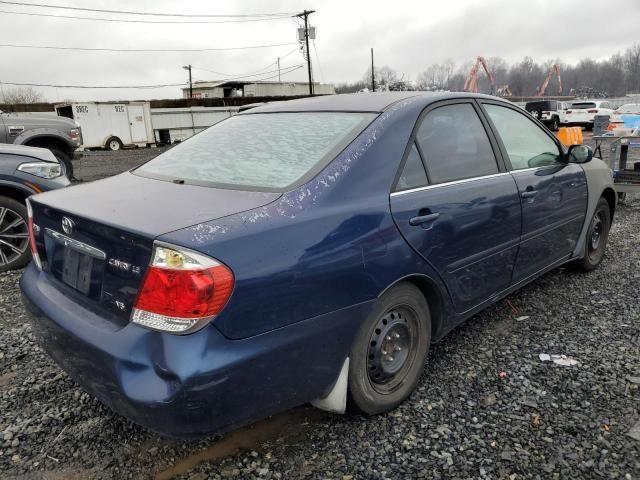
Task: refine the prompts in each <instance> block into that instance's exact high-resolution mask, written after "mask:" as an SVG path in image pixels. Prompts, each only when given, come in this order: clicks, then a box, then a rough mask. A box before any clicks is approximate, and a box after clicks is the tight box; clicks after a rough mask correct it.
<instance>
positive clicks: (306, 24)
mask: <svg viewBox="0 0 640 480" xmlns="http://www.w3.org/2000/svg"><path fill="white" fill-rule="evenodd" d="M312 13H315V10H305V11H304V12H302V13H299V14H297V15H296V17H300V18H304V43H305V46H306V50H307V73H308V74H309V95H313V81H312V80H311V53H310V52H309V15H311V14H312Z"/></svg>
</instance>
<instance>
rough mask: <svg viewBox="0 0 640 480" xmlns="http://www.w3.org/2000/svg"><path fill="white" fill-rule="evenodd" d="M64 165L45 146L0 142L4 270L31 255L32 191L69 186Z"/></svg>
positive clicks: (0, 239)
mask: <svg viewBox="0 0 640 480" xmlns="http://www.w3.org/2000/svg"><path fill="white" fill-rule="evenodd" d="M62 170H63V169H62V166H61V164H60V162H59V161H58V159H56V157H55V156H54V155H53V153H51V151H49V150H47V149H44V148H36V147H25V146H21V145H2V144H0V272H5V271H7V270H11V269H14V268H19V267H22V266H24V265H25V264H26V263H27V262H28V261H29V258H30V251H29V229H28V221H29V220H28V214H27V207H26V204H25V200H26V199H27V197H29V196H30V195H33V194H36V193H40V192H46V191H48V190H55V189H57V188H63V187H67V186H69V184H70V182H69V179H68V178H67V177H66V176H64V175H63V174H62Z"/></svg>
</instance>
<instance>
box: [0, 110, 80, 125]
mask: <svg viewBox="0 0 640 480" xmlns="http://www.w3.org/2000/svg"><path fill="white" fill-rule="evenodd" d="M2 116H3V118H4V121H5V122H9V123H11V122H19V124H20V125H24V126H29V127H37V126H45V127H51V126H56V125H57V126H59V127H64V128H76V126H77V125H76V122H75V121H74V120H72V119H70V118H66V117H59V116H57V115H38V114H37V113H3V114H2Z"/></svg>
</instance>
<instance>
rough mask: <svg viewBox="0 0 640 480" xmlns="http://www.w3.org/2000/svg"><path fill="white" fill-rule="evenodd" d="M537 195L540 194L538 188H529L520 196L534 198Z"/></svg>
mask: <svg viewBox="0 0 640 480" xmlns="http://www.w3.org/2000/svg"><path fill="white" fill-rule="evenodd" d="M536 195H538V190H529V189H527V190H526V191H524V192H522V194H521V195H520V196H521V197H522V198H533V197H535V196H536Z"/></svg>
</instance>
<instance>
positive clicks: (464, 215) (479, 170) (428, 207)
mask: <svg viewBox="0 0 640 480" xmlns="http://www.w3.org/2000/svg"><path fill="white" fill-rule="evenodd" d="M487 129H488V127H487V126H486V125H485V124H484V123H483V121H482V120H481V118H480V116H479V115H478V110H477V106H476V105H475V103H474V102H473V101H471V100H464V101H456V102H447V103H445V104H437V105H436V106H432V107H429V108H428V109H427V110H426V111H425V112H424V113H423V114H422V116H421V118H420V120H419V121H418V124H417V125H416V128H415V130H414V134H413V135H412V138H411V142H410V144H409V146H408V147H407V151H406V153H405V159H404V161H403V166H402V169H401V171H400V174H399V178H398V180H397V184H396V188H395V191H394V192H393V193H392V194H391V211H392V214H393V217H394V219H395V222H396V224H397V225H398V228H399V229H400V231H401V232H402V234H403V236H404V237H405V239H406V240H407V242H408V243H409V244H410V245H411V246H412V247H413V248H414V250H416V252H418V253H419V254H420V255H421V256H422V257H424V259H425V260H426V261H428V262H429V263H430V264H431V266H432V267H433V268H434V269H435V270H437V271H438V273H439V274H440V276H441V278H442V279H443V281H444V282H445V284H446V285H447V288H448V290H449V292H450V294H451V297H452V300H453V303H454V305H455V308H456V310H457V311H459V312H463V311H466V310H469V309H470V308H472V307H474V306H476V305H478V304H479V303H481V302H483V301H484V300H486V299H488V298H489V297H491V296H493V295H495V294H497V293H499V292H500V291H502V290H504V289H505V288H507V287H508V286H509V285H510V283H511V274H512V269H513V266H514V264H515V259H516V253H517V249H518V242H519V237H520V228H521V225H520V222H521V219H520V215H521V213H520V201H519V197H518V189H517V188H516V184H515V182H514V180H513V178H512V177H511V175H509V174H508V173H506V172H505V169H504V166H503V165H502V162H499V161H498V160H499V159H498V158H497V157H496V154H495V153H494V150H496V151H497V145H496V144H495V143H493V141H492V140H490V137H489V135H488V134H487Z"/></svg>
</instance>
